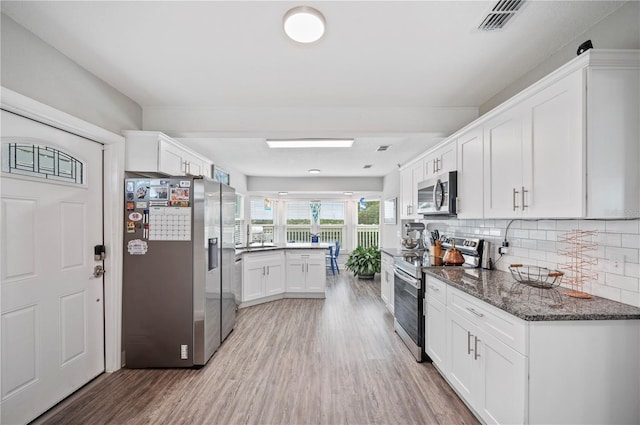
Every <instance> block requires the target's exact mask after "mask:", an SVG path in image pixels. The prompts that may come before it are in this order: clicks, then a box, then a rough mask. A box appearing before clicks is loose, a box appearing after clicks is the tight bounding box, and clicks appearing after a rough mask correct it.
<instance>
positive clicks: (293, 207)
mask: <svg viewBox="0 0 640 425" xmlns="http://www.w3.org/2000/svg"><path fill="white" fill-rule="evenodd" d="M287 224H306V225H307V226H310V225H311V207H309V203H308V202H288V203H287Z"/></svg>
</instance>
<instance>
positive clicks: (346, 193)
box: [342, 192, 353, 196]
mask: <svg viewBox="0 0 640 425" xmlns="http://www.w3.org/2000/svg"><path fill="white" fill-rule="evenodd" d="M342 194H343V195H345V196H351V195H353V192H342Z"/></svg>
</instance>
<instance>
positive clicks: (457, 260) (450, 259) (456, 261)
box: [442, 240, 464, 266]
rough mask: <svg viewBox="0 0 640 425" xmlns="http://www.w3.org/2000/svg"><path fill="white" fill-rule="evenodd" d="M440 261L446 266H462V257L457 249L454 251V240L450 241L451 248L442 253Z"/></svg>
mask: <svg viewBox="0 0 640 425" xmlns="http://www.w3.org/2000/svg"><path fill="white" fill-rule="evenodd" d="M442 261H444V264H446V265H448V266H459V265H461V264H464V256H463V255H462V252H460V250H459V249H456V242H455V241H454V240H451V248H449V249H447V251H446V252H445V253H444V257H442Z"/></svg>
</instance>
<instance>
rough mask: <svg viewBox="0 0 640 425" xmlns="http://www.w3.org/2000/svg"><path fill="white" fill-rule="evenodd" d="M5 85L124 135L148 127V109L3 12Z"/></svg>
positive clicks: (3, 74) (3, 72)
mask: <svg viewBox="0 0 640 425" xmlns="http://www.w3.org/2000/svg"><path fill="white" fill-rule="evenodd" d="M1 19H2V21H1V37H0V38H1V73H0V75H1V78H2V79H1V84H2V86H3V87H6V88H9V89H11V90H13V91H15V92H18V93H20V94H23V95H25V96H28V97H30V98H32V99H35V100H37V101H40V102H42V103H44V104H46V105H49V106H52V107H54V108H56V109H58V110H61V111H63V112H66V113H68V114H70V115H73V116H75V117H78V118H81V119H83V120H85V121H88V122H90V123H92V124H95V125H97V126H99V127H102V128H104V129H107V130H110V131H112V132H114V133H117V134H119V133H120V131H121V130H126V129H128V130H137V129H140V128H141V127H142V108H141V107H140V106H139V105H138V104H137V103H135V102H134V101H133V100H131V99H129V98H128V97H126V96H125V95H123V94H122V93H120V92H118V91H117V90H115V89H114V88H113V87H111V86H109V85H108V84H107V83H105V82H104V81H102V80H100V79H99V78H98V77H96V76H95V75H93V74H91V73H89V72H88V71H87V70H85V69H84V68H82V67H81V66H79V65H78V64H77V63H75V62H73V61H72V60H71V59H69V58H68V57H66V56H64V55H63V54H62V53H60V52H59V51H58V50H56V49H54V48H53V47H51V46H50V45H49V44H47V43H45V42H44V41H42V40H41V39H40V38H38V37H36V36H35V35H34V34H33V33H31V32H29V31H28V30H27V29H25V28H24V27H22V26H21V25H19V24H18V23H16V22H15V21H14V20H12V19H11V18H9V17H8V16H6V15H4V14H2V17H1Z"/></svg>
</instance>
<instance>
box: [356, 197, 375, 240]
mask: <svg viewBox="0 0 640 425" xmlns="http://www.w3.org/2000/svg"><path fill="white" fill-rule="evenodd" d="M379 235H380V201H366V202H365V204H364V209H362V208H361V207H360V204H358V226H357V245H358V246H362V247H364V248H369V247H370V246H376V247H377V246H379Z"/></svg>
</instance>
